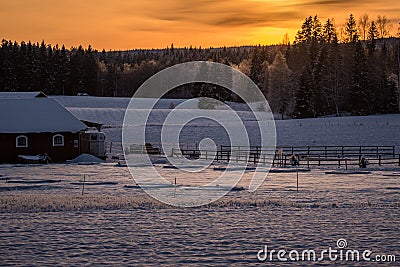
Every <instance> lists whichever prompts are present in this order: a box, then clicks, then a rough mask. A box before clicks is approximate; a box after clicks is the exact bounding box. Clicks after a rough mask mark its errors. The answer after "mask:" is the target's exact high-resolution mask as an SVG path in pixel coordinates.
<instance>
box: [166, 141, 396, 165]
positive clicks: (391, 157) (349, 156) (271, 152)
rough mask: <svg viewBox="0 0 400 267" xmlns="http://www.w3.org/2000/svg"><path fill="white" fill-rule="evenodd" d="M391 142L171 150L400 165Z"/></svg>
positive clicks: (235, 157)
mask: <svg viewBox="0 0 400 267" xmlns="http://www.w3.org/2000/svg"><path fill="white" fill-rule="evenodd" d="M395 151H396V147H395V146H290V147H289V146H286V147H285V146H283V147H276V148H273V147H257V146H254V147H242V146H234V147H231V146H220V147H219V149H218V150H216V151H211V150H207V151H205V150H200V149H180V150H179V151H176V150H175V151H174V152H173V153H172V154H173V155H176V156H180V157H187V158H194V159H214V160H216V161H225V162H230V161H234V162H245V163H254V164H271V163H272V166H287V165H290V164H291V162H290V159H291V157H292V155H297V156H298V158H299V159H300V161H299V165H303V166H307V167H310V166H328V165H338V166H342V165H343V166H345V167H346V168H347V167H348V166H352V165H359V163H360V159H361V158H362V157H366V158H367V159H368V161H369V164H371V165H379V166H381V165H384V164H392V165H393V164H396V165H399V166H400V154H396V153H395Z"/></svg>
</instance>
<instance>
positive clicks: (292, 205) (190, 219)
mask: <svg viewBox="0 0 400 267" xmlns="http://www.w3.org/2000/svg"><path fill="white" fill-rule="evenodd" d="M57 100H59V101H60V102H61V103H62V104H64V105H66V106H67V107H68V108H69V109H70V110H71V111H72V112H73V113H74V114H75V115H76V116H78V117H79V118H81V119H87V120H93V121H98V122H102V123H105V124H106V125H108V126H110V128H107V129H106V132H107V133H108V139H109V140H110V141H114V142H117V143H118V142H120V141H121V137H120V132H121V123H122V120H123V114H124V109H125V107H126V105H127V104H128V102H129V99H113V98H104V99H102V98H92V97H78V98H76V97H57ZM168 103H169V102H168ZM168 103H165V105H164V106H163V105H161V106H160V111H159V115H158V116H165V114H163V112H162V109H164V108H165V106H166V105H167V104H168ZM168 105H169V104H168ZM156 119H157V118H156ZM276 123H277V132H278V144H280V145H396V146H399V145H400V138H399V133H400V116H399V115H382V116H369V117H342V118H318V119H307V120H285V121H277V122H276ZM249 125H250V126H251V122H249ZM157 127H159V126H157ZM200 127H201V128H204V129H207V127H205V126H204V125H200V124H199V125H197V131H194V132H199V131H198V130H199V128H200ZM208 128H210V127H208ZM213 129H215V127H214V128H213ZM215 135H216V134H214V136H215ZM217 136H218V135H217ZM222 141H223V140H222ZM156 168H157V170H158V171H159V172H161V173H163V174H164V175H165V176H166V177H167V179H168V180H169V181H171V182H172V181H173V180H174V179H175V178H177V183H178V184H180V185H184V186H186V187H188V188H190V187H191V186H197V185H200V184H204V183H205V181H208V180H210V179H212V178H213V177H215V176H216V175H218V174H219V172H217V171H214V170H213V169H212V168H211V169H207V170H205V171H203V172H201V173H199V174H196V175H191V176H190V177H189V176H188V175H187V174H185V173H183V172H181V171H179V170H173V169H164V168H163V164H160V165H157V167H156ZM148 171H149V170H148V169H147V168H146V167H143V168H141V169H140V168H139V169H138V172H142V173H146V172H148ZM326 171H327V169H322V168H321V169H313V170H312V171H311V172H304V173H299V191H298V192H297V190H296V174H295V173H272V174H269V176H268V177H267V179H266V181H265V182H264V184H263V185H262V186H261V188H260V189H259V190H257V191H256V192H255V193H250V192H249V191H247V190H243V191H235V192H230V193H229V194H228V195H227V196H225V197H224V198H222V199H221V200H219V201H217V202H215V203H212V204H210V205H207V206H203V207H199V208H186V209H178V208H174V207H170V206H167V205H165V204H163V203H160V202H157V201H155V200H153V199H151V198H150V197H148V196H147V195H146V194H145V193H144V191H142V190H141V189H140V188H138V187H137V186H136V184H135V182H134V180H133V179H132V177H131V176H130V174H129V171H128V169H127V168H124V167H116V166H115V163H111V162H108V163H102V164H96V165H79V164H51V165H37V166H33V165H32V166H29V165H23V166H21V165H0V240H1V242H0V255H1V265H40V266H42V265H67V266H71V265H87V264H96V265H100V264H101V265H112V266H116V265H131V266H132V265H134V266H188V265H190V266H199V265H204V266H227V265H234V266H257V265H260V266H265V265H268V264H270V263H268V262H267V263H266V262H259V261H258V260H257V252H258V251H259V250H260V249H262V248H263V247H264V245H268V247H269V248H270V249H276V250H279V249H286V250H291V249H297V250H304V249H315V250H323V249H328V248H329V247H332V248H333V249H335V248H336V241H337V240H338V239H339V238H344V239H346V240H347V242H348V248H349V249H358V250H360V251H363V250H365V249H369V250H372V251H373V256H374V255H377V254H391V255H396V256H397V258H396V261H397V262H398V261H400V242H399V241H400V240H399V237H398V233H399V232H400V227H399V224H398V218H399V217H400V210H399V208H400V167H399V166H395V165H393V166H387V167H385V168H375V169H370V171H371V173H369V174H358V175H332V174H326V173H325V172H326ZM84 175H85V177H86V185H85V189H84V195H82V179H83V176H84ZM250 175H251V172H247V173H246V174H245V176H244V177H243V179H242V180H241V181H240V182H239V186H244V187H246V185H247V183H248V178H249V177H250ZM154 190H157V188H154ZM396 264H398V263H391V264H389V266H397V265H396ZM273 265H274V266H275V265H279V263H277V262H275V263H274V264H273ZM282 265H284V266H287V265H288V263H286V264H282ZM290 265H295V266H305V265H310V266H311V265H315V264H314V263H313V262H296V263H290ZM319 265H326V266H331V265H341V266H373V265H375V263H374V262H370V263H367V262H350V263H349V262H343V261H337V262H331V261H324V262H320V263H319Z"/></svg>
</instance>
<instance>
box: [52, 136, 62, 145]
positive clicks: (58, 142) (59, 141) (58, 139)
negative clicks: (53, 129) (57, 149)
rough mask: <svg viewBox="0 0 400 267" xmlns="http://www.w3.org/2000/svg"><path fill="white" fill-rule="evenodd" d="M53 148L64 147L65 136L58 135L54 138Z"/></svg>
mask: <svg viewBox="0 0 400 267" xmlns="http://www.w3.org/2000/svg"><path fill="white" fill-rule="evenodd" d="M53 146H64V136H62V135H61V134H56V135H54V136H53Z"/></svg>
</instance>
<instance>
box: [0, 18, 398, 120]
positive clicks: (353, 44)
mask: <svg viewBox="0 0 400 267" xmlns="http://www.w3.org/2000/svg"><path fill="white" fill-rule="evenodd" d="M389 32H390V24H389V20H388V19H387V18H386V17H384V16H378V18H377V20H371V21H370V20H369V18H368V16H367V15H364V16H362V17H361V18H360V19H359V20H358V21H357V20H356V18H355V17H354V16H353V15H350V16H349V17H348V19H347V21H346V24H345V26H344V27H343V29H342V30H341V31H339V30H338V29H337V28H336V26H335V24H334V21H333V20H332V19H328V20H326V21H325V22H322V21H320V20H319V18H318V16H309V17H307V18H306V19H305V20H304V22H303V24H302V25H301V28H300V29H299V31H298V33H297V35H296V37H295V41H294V42H293V44H291V43H289V38H288V36H287V35H286V36H285V38H284V41H283V43H282V44H280V45H268V46H261V45H259V46H243V47H230V48H227V47H223V48H201V47H200V48H196V47H194V48H193V47H189V48H175V47H174V46H173V45H171V46H170V47H168V48H166V49H158V50H156V49H153V50H140V49H138V50H130V51H108V52H106V51H105V50H103V51H101V52H99V51H97V50H94V49H92V47H91V46H89V47H87V48H83V47H82V46H79V47H76V48H71V49H66V48H65V46H61V47H59V46H58V45H56V46H51V45H48V44H46V43H45V42H44V41H43V42H42V43H40V44H39V43H31V42H27V43H25V42H21V43H17V42H12V41H7V40H3V41H2V43H1V47H0V90H1V91H43V92H45V93H46V94H49V95H76V94H78V93H88V94H89V95H92V96H124V97H131V96H132V95H133V94H134V92H135V91H136V90H137V89H138V88H139V87H140V85H141V84H142V83H143V82H144V81H145V80H147V79H148V78H149V77H151V76H152V75H153V74H155V73H157V72H158V71H160V70H162V69H165V68H167V67H170V66H173V65H175V64H178V63H183V62H189V61H200V60H201V61H213V62H218V63H222V64H226V65H229V66H232V67H234V68H237V69H239V70H240V71H242V72H243V73H244V74H246V75H248V76H249V77H250V78H251V79H252V80H253V81H254V82H255V83H256V84H257V85H258V86H259V88H260V89H261V90H262V92H263V94H264V95H265V96H266V98H267V100H268V102H269V104H270V106H271V108H272V110H273V112H274V113H279V114H281V116H282V118H284V117H292V118H307V117H316V116H324V115H331V114H336V115H341V114H344V113H351V114H353V115H368V114H377V113H399V91H398V81H399V65H400V55H399V49H400V42H399V38H388V37H389ZM399 36H400V33H399ZM199 96H206V97H217V98H218V100H222V101H238V99H237V98H235V96H232V95H231V94H229V93H227V92H226V90H224V89H223V88H218V87H216V86H215V85H204V84H203V85H201V84H200V85H199V84H192V85H187V86H183V87H180V88H178V89H177V90H174V91H173V92H171V93H170V94H169V95H168V96H167V97H170V98H190V97H199Z"/></svg>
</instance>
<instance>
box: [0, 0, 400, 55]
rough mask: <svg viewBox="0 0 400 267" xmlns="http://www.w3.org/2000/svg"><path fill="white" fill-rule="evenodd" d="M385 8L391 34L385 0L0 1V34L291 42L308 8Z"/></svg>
mask: <svg viewBox="0 0 400 267" xmlns="http://www.w3.org/2000/svg"><path fill="white" fill-rule="evenodd" d="M350 13H353V14H354V15H355V17H356V18H357V19H358V18H359V17H360V16H361V15H363V14H365V13H366V14H368V15H369V17H370V20H375V19H376V17H377V16H378V15H385V16H386V17H387V18H388V19H390V23H391V24H393V29H392V32H391V33H392V34H393V35H395V34H396V32H397V28H398V26H399V24H398V23H399V21H400V2H399V1H393V0H381V1H371V0H292V1H284V0H274V1H269V0H194V1H188V0H164V1H155V0H141V1H138V0H113V1H106V0H85V1H82V0H64V1H54V0H51V1H50V0H25V1H23V0H12V1H11V0H0V33H1V36H0V38H2V39H7V40H16V41H18V42H20V41H28V40H30V41H32V42H41V41H42V40H44V41H45V42H46V43H50V44H52V45H55V44H65V45H66V47H71V46H79V45H83V46H85V47H86V46H87V45H88V44H91V45H92V46H93V47H94V48H95V49H98V50H101V49H103V48H104V49H106V50H109V49H111V50H126V49H135V48H165V47H167V46H170V45H171V43H173V44H174V46H175V47H184V46H186V47H188V46H190V45H192V46H196V47H199V46H201V47H209V46H213V47H221V46H241V45H256V44H277V43H281V42H282V39H283V36H284V34H285V33H288V34H289V37H290V41H293V39H294V36H295V35H296V32H297V30H298V29H299V28H300V26H301V24H302V22H303V21H304V19H305V18H306V17H307V16H309V15H318V17H319V18H320V19H321V20H323V21H325V20H326V19H327V18H334V19H335V22H336V26H337V27H338V28H340V27H341V26H342V25H343V24H344V23H345V20H346V18H347V17H348V16H349V14H350Z"/></svg>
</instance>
